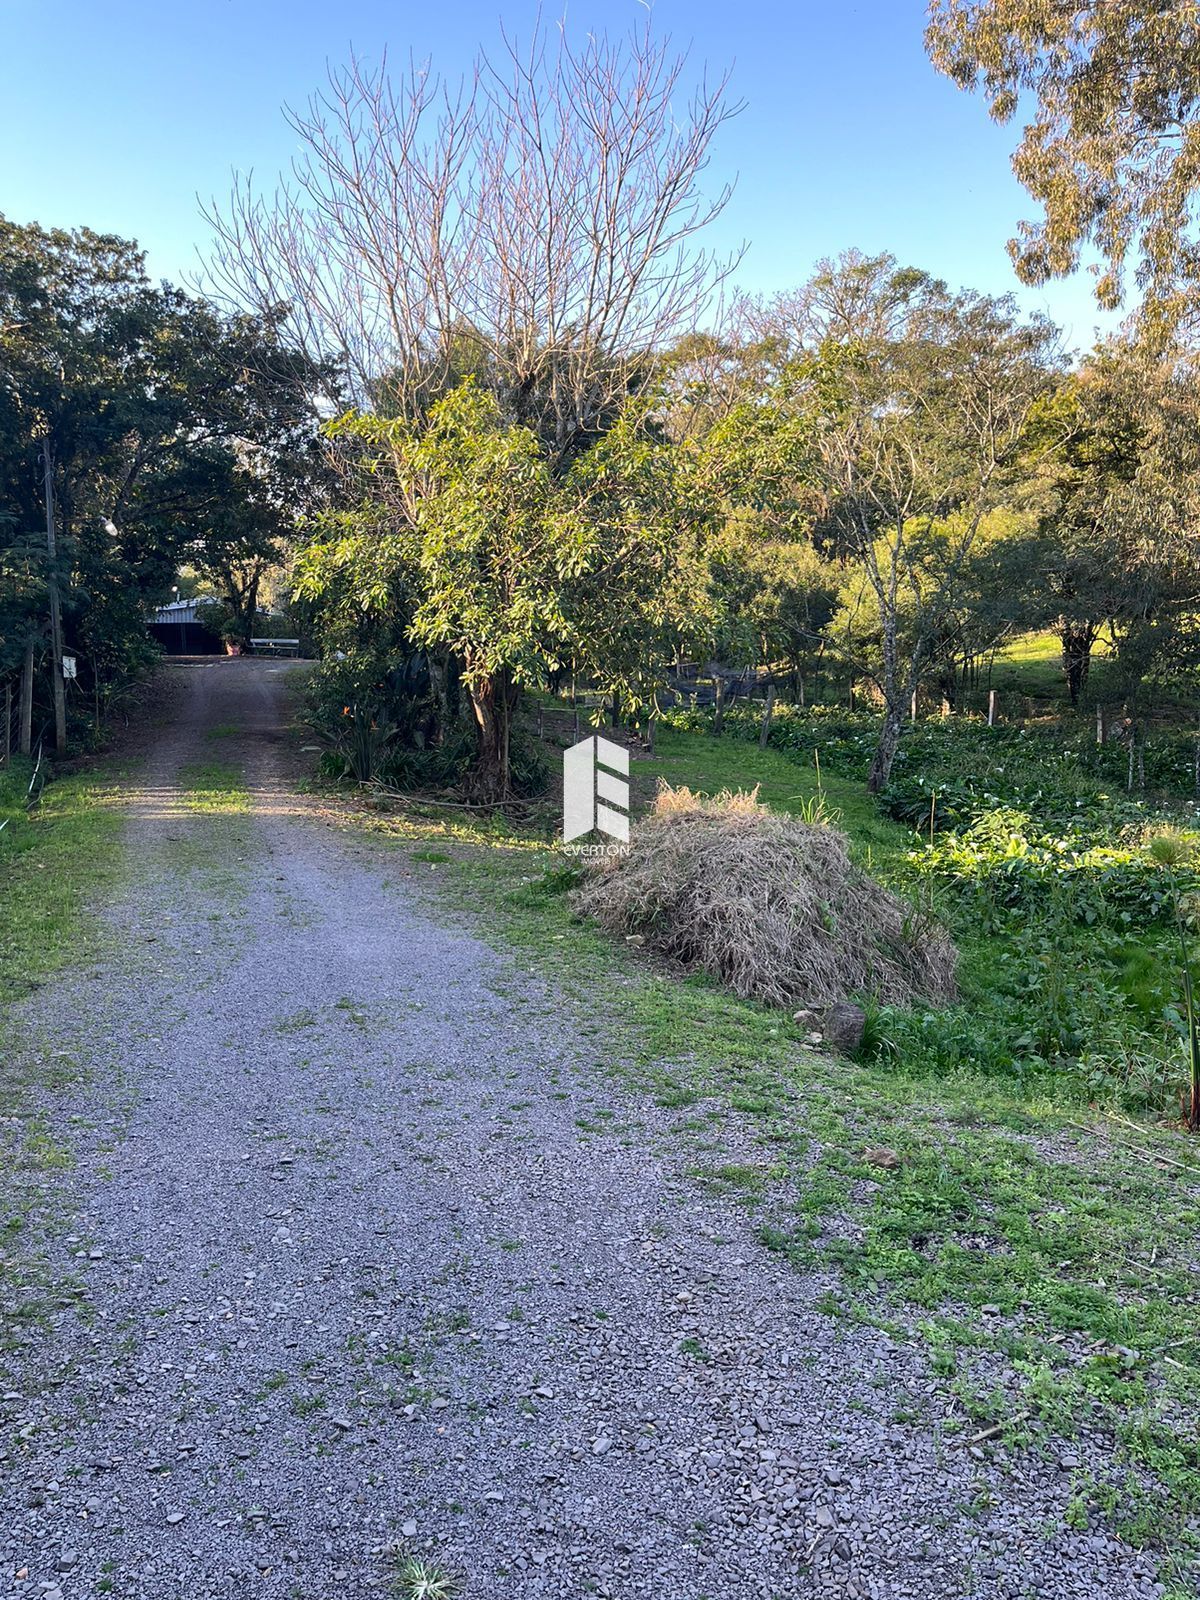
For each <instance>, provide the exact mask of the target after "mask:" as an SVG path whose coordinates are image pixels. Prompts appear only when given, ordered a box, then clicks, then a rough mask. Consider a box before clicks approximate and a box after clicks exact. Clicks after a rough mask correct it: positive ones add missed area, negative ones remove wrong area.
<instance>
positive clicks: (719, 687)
mask: <svg viewBox="0 0 1200 1600" xmlns="http://www.w3.org/2000/svg"><path fill="white" fill-rule="evenodd" d="M716 691H717V699H716V704H715V706H714V708H713V738H714V739H719V738H720V737H721V735H722V734H723V733H724V732H725V679H724V678H722V677H721V676H720V674H718V675H717V680H716Z"/></svg>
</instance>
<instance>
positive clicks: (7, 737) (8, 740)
mask: <svg viewBox="0 0 1200 1600" xmlns="http://www.w3.org/2000/svg"><path fill="white" fill-rule="evenodd" d="M11 755H12V684H11V683H6V684H5V685H4V756H3V759H0V767H6V766H7V765H8V762H9V757H10V756H11Z"/></svg>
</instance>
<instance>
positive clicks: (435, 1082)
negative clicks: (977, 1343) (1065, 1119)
mask: <svg viewBox="0 0 1200 1600" xmlns="http://www.w3.org/2000/svg"><path fill="white" fill-rule="evenodd" d="M297 670H303V669H297V668H296V667H293V666H291V665H288V664H284V663H272V662H257V661H219V662H212V663H209V664H203V665H193V666H188V667H180V668H175V669H173V671H174V672H176V673H177V674H178V675H179V676H178V678H177V680H176V681H177V684H178V686H179V687H180V689H181V693H180V696H179V701H178V710H177V713H176V715H175V717H174V719H173V720H172V722H171V723H170V724H169V726H167V727H166V728H164V729H162V730H160V735H159V737H158V738H157V742H156V744H155V746H154V749H153V753H152V754H151V755H150V757H149V758H148V759H147V761H146V763H145V766H144V768H142V769H141V770H140V772H139V775H138V776H137V777H136V778H135V779H131V780H130V782H129V787H128V790H127V794H126V804H127V808H128V815H129V820H128V826H127V830H126V846H125V848H126V850H127V852H128V872H127V874H126V876H125V887H124V888H123V890H122V891H121V893H120V894H119V895H118V896H117V897H116V898H115V899H114V902H113V903H112V904H111V905H109V906H108V907H106V908H104V909H103V915H104V917H105V919H106V926H107V928H108V930H109V934H108V937H107V942H106V949H107V954H106V955H105V957H104V959H103V960H102V961H101V962H100V963H99V964H98V965H96V966H95V967H94V968H91V969H89V970H87V971H84V972H77V973H74V974H71V975H69V976H67V977H64V978H63V979H61V980H60V981H59V982H57V983H56V984H55V985H53V986H51V987H49V988H47V989H46V990H43V991H42V992H41V993H40V994H39V995H37V996H36V997H35V998H34V999H33V1000H32V1001H30V1002H28V1003H26V1004H25V1006H24V1007H23V1010H22V1013H21V1015H20V1018H19V1021H20V1037H21V1038H23V1039H24V1040H25V1048H26V1049H28V1050H33V1051H37V1052H42V1053H44V1054H45V1055H47V1056H49V1055H51V1054H52V1053H53V1052H56V1051H58V1052H63V1053H64V1057H63V1059H69V1060H72V1061H74V1062H77V1063H78V1065H79V1067H80V1068H81V1069H82V1076H80V1075H76V1076H75V1079H74V1081H73V1083H72V1084H71V1086H69V1087H68V1088H67V1089H65V1090H63V1091H61V1092H60V1093H58V1094H57V1095H54V1096H50V1095H47V1098H46V1103H45V1107H44V1110H45V1114H46V1117H47V1119H48V1121H49V1122H50V1123H52V1124H53V1126H54V1127H55V1128H56V1129H57V1130H58V1131H59V1134H60V1136H61V1137H63V1138H64V1139H66V1140H67V1141H68V1143H69V1146H70V1148H71V1150H72V1151H73V1157H74V1163H73V1165H72V1166H71V1167H69V1168H63V1169H61V1170H59V1171H57V1172H51V1173H47V1174H43V1176H42V1178H41V1179H40V1180H39V1181H40V1185H41V1188H40V1191H39V1193H38V1195H37V1196H36V1197H35V1200H36V1204H35V1210H36V1211H37V1212H38V1214H39V1215H40V1216H41V1218H42V1220H43V1221H45V1220H47V1219H48V1218H49V1217H50V1214H51V1213H53V1214H54V1215H55V1216H56V1217H57V1218H58V1221H57V1223H56V1226H55V1227H54V1228H53V1229H52V1230H51V1231H50V1232H49V1234H48V1236H47V1243H46V1245H45V1250H46V1251H47V1252H48V1255H47V1258H46V1260H45V1262H44V1263H43V1266H44V1269H45V1270H46V1271H48V1272H49V1274H50V1275H51V1278H52V1279H60V1280H61V1281H62V1282H63V1283H64V1284H67V1283H69V1282H70V1281H71V1280H75V1281H76V1282H77V1283H78V1285H79V1296H78V1297H77V1298H76V1297H71V1296H70V1295H67V1296H65V1298H64V1301H63V1303H61V1304H59V1305H58V1307H57V1309H53V1310H52V1311H51V1313H50V1314H49V1316H48V1318H47V1319H45V1320H44V1321H43V1322H41V1323H37V1322H35V1323H33V1324H31V1325H30V1326H29V1327H28V1328H25V1327H24V1325H16V1326H13V1327H12V1328H10V1340H9V1343H8V1346H7V1348H6V1349H5V1350H3V1351H2V1352H0V1389H3V1391H4V1394H3V1400H2V1401H0V1418H2V1419H3V1434H2V1455H0V1594H4V1595H8V1594H13V1595H16V1594H23V1595H51V1596H53V1595H55V1594H57V1593H58V1592H60V1591H61V1593H62V1595H64V1596H67V1597H74V1596H80V1597H82V1596H89V1597H90V1596H94V1595H101V1594H112V1595H116V1596H122V1597H126V1596H129V1597H132V1596H138V1597H145V1600H204V1597H208V1596H226V1595H238V1596H255V1597H263V1600H282V1597H285V1596H291V1597H300V1600H331V1597H334V1596H349V1595H359V1594H362V1593H367V1592H374V1591H386V1589H387V1587H388V1585H389V1583H390V1582H391V1581H392V1577H393V1575H394V1572H395V1559H394V1555H393V1554H392V1552H394V1551H395V1550H396V1548H397V1547H401V1548H403V1549H405V1550H408V1551H411V1552H414V1553H416V1554H418V1555H422V1556H426V1557H428V1558H429V1559H430V1560H431V1561H435V1562H437V1563H439V1564H441V1566H443V1567H444V1568H445V1569H447V1570H449V1571H451V1572H453V1573H456V1574H458V1575H460V1576H461V1578H462V1579H463V1581H464V1590H465V1593H466V1594H467V1595H469V1596H472V1597H476V1600H516V1597H518V1596H519V1597H522V1600H525V1597H529V1596H547V1597H562V1600H566V1597H572V1600H573V1597H576V1596H585V1595H602V1596H611V1597H617V1596H621V1597H625V1596H630V1595H646V1596H654V1597H656V1600H702V1597H708V1600H743V1597H763V1600H770V1597H774V1600H788V1597H793V1596H809V1595H829V1596H846V1597H852V1596H855V1595H858V1596H877V1597H886V1600H902V1597H912V1600H936V1597H943V1596H945V1597H949V1596H955V1597H966V1596H974V1597H980V1600H982V1597H985V1596H986V1597H988V1600H992V1597H1012V1600H1017V1597H1020V1596H1026V1595H1035V1594H1036V1595H1042V1596H1045V1595H1054V1596H1064V1597H1066V1596H1070V1597H1078V1600H1085V1597H1091V1596H1095V1595H1099V1594H1104V1595H1106V1596H1107V1597H1108V1600H1127V1597H1129V1600H1132V1597H1134V1596H1149V1595H1153V1594H1155V1593H1158V1592H1159V1591H1158V1589H1157V1588H1156V1586H1155V1584H1154V1582H1153V1571H1152V1566H1151V1564H1150V1563H1149V1561H1148V1560H1147V1559H1146V1558H1143V1557H1141V1556H1138V1555H1137V1554H1136V1553H1134V1552H1131V1551H1129V1550H1128V1549H1127V1548H1125V1547H1124V1546H1122V1545H1120V1544H1118V1543H1116V1542H1115V1541H1110V1540H1107V1539H1104V1538H1100V1537H1096V1536H1095V1535H1075V1534H1070V1533H1067V1532H1064V1531H1063V1530H1062V1528H1061V1520H1060V1519H1061V1513H1062V1509H1063V1501H1064V1499H1065V1496H1066V1492H1067V1491H1066V1484H1065V1481H1064V1480H1063V1479H1062V1474H1061V1473H1060V1472H1059V1471H1058V1467H1057V1464H1056V1463H1055V1462H1054V1461H1041V1460H1036V1459H1034V1460H1031V1461H1030V1462H1029V1463H1028V1464H1027V1465H1019V1464H1018V1465H1016V1466H1014V1467H1013V1468H1012V1470H1011V1471H1010V1472H1009V1473H1008V1474H1007V1475H1003V1473H1002V1469H1001V1468H999V1467H997V1466H994V1465H992V1464H990V1463H982V1462H980V1461H977V1460H975V1459H973V1458H972V1457H971V1455H970V1454H969V1452H967V1451H965V1450H964V1449H963V1446H962V1443H961V1442H957V1443H951V1442H947V1441H943V1440H941V1439H939V1438H938V1437H936V1436H935V1435H933V1434H929V1433H923V1432H921V1431H920V1430H919V1429H916V1428H914V1427H913V1426H912V1425H911V1424H910V1423H908V1422H906V1421H905V1420H903V1419H904V1418H905V1416H906V1415H907V1414H909V1410H910V1408H908V1407H907V1402H908V1401H910V1400H912V1399H913V1397H914V1396H915V1397H919V1396H920V1395H921V1394H922V1393H923V1392H925V1391H926V1390H927V1389H928V1387H929V1384H930V1382H931V1380H930V1378H929V1375H928V1369H927V1362H926V1359H925V1357H924V1356H923V1355H922V1354H921V1353H920V1352H919V1351H918V1350H915V1349H910V1348H908V1347H904V1346H899V1345H893V1344H892V1343H891V1342H890V1341H889V1340H888V1339H887V1338H886V1337H885V1336H884V1335H883V1334H882V1333H880V1332H878V1331H875V1330H872V1329H869V1328H864V1329H847V1328H845V1327H843V1326H841V1325H839V1324H838V1323H836V1322H833V1321H831V1320H830V1319H829V1318H827V1317H825V1316H823V1315H821V1314H820V1313H819V1312H818V1311H817V1310H816V1309H815V1301H816V1299H817V1297H818V1295H819V1294H820V1293H821V1292H822V1291H824V1290H826V1289H828V1288H829V1287H830V1284H829V1280H815V1279H807V1278H804V1277H802V1276H800V1275H798V1274H796V1273H794V1272H793V1271H792V1270H791V1269H790V1268H789V1267H788V1266H787V1265H786V1263H784V1262H782V1261H781V1260H780V1259H779V1258H776V1257H772V1256H770V1255H768V1254H767V1253H766V1252H764V1251H762V1250H761V1249H759V1247H758V1246H757V1245H756V1243H755V1241H754V1240H753V1238H752V1237H751V1235H750V1230H749V1228H748V1225H747V1221H746V1217H745V1214H744V1212H742V1211H741V1210H739V1209H738V1208H737V1207H736V1206H733V1205H730V1204H727V1203H726V1202H724V1201H721V1200H718V1199H714V1198H711V1197H710V1196H708V1195H706V1194H705V1193H704V1192H703V1191H702V1190H701V1189H700V1188H698V1187H697V1185H696V1184H695V1183H694V1181H693V1180H692V1179H690V1178H689V1177H688V1176H687V1174H686V1172H685V1171H683V1170H682V1158H680V1157H679V1156H677V1155H676V1154H675V1153H674V1150H673V1148H672V1146H671V1141H670V1139H669V1137H668V1133H667V1122H668V1116H667V1113H665V1112H663V1111H661V1110H659V1109H658V1108H657V1107H655V1106H652V1105H648V1104H641V1103H639V1102H637V1101H634V1100H631V1099H630V1098H628V1097H627V1096H625V1095H624V1094H623V1092H622V1091H621V1090H619V1089H618V1088H615V1087H614V1086H613V1083H612V1080H611V1078H610V1076H609V1075H608V1074H606V1072H605V1071H604V1064H605V1061H606V1059H607V1058H608V1057H609V1056H610V1055H611V1053H612V1052H613V1051H614V1050H619V1049H620V1048H621V1035H620V1017H619V1011H618V1008H617V1006H616V1005H615V1004H614V1002H613V999H612V997H611V996H597V999H596V1013H597V1018H598V1019H600V1020H602V1021H603V1023H604V1026H603V1027H602V1028H600V1029H599V1031H595V1030H593V1031H591V1032H588V1031H585V1030H584V1028H583V1027H582V1026H581V1022H582V1021H584V1020H586V1019H581V1018H580V1016H579V1015H578V1010H577V1008H575V1007H572V1006H569V1005H567V1004H566V1003H565V1002H563V1001H562V1000H561V999H560V998H559V997H557V996H556V995H555V994H554V993H553V992H552V991H551V990H550V989H548V988H547V987H546V985H545V984H544V983H543V982H542V981H540V980H539V979H537V978H535V977H533V976H531V975H530V974H529V973H528V972H527V971H525V970H523V968H522V967H521V966H520V965H519V964H518V963H517V962H516V960H515V958H511V957H508V956H505V955H502V954H498V953H497V952H496V950H495V949H494V948H492V947H491V946H489V945H488V944H487V943H485V942H483V941H482V940H481V939H480V938H478V937H476V935H475V933H474V932H473V931H471V930H470V929H466V928H464V927H463V926H462V925H461V921H460V920H458V919H456V918H455V917H454V916H452V915H450V914H448V913H444V912H442V911H440V910H439V908H438V906H437V904H436V902H434V901H433V900H432V898H431V897H430V895H429V894H428V892H427V891H426V890H425V889H424V888H423V887H422V886H421V884H420V880H419V877H418V869H417V868H416V867H415V866H414V864H413V862H412V861H411V859H410V852H408V851H405V850H403V849H398V848H397V847H395V846H394V845H390V846H389V845H388V844H386V843H385V842H380V841H374V840H372V839H371V838H369V837H367V836H364V835H356V834H353V833H347V832H345V831H338V830H335V829H333V828H330V827H328V826H323V825H322V823H321V820H320V818H319V817H318V816H317V815H316V814H315V812H314V811H313V810H312V808H311V807H310V805H309V803H308V802H307V801H306V799H305V797H304V795H303V794H301V793H298V792H297V790H296V787H295V785H294V783H293V782H292V779H291V776H290V774H291V770H292V762H293V760H294V756H293V755H292V753H291V751H292V745H291V744H290V743H289V741H288V739H287V737H286V735H285V731H284V727H285V723H286V720H287V716H288V706H289V685H290V684H292V683H293V682H294V673H295V672H296V671H297ZM243 780H244V787H243ZM593 1020H594V1019H593ZM597 1130H600V1131H597ZM604 1130H607V1131H604ZM35 1231H36V1230H35ZM14 1248H15V1249H16V1250H17V1251H18V1252H19V1250H20V1248H21V1247H20V1246H16V1247H14ZM31 1270H32V1269H31ZM1056 1524H1057V1528H1056ZM1048 1527H1049V1529H1050V1531H1049V1532H1048V1531H1047V1528H1048Z"/></svg>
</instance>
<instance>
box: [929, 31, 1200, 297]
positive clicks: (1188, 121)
mask: <svg viewBox="0 0 1200 1600" xmlns="http://www.w3.org/2000/svg"><path fill="white" fill-rule="evenodd" d="M926 42H927V46H928V49H929V53H930V56H931V58H932V60H933V62H934V64H935V65H936V66H937V67H939V68H940V69H941V70H942V71H943V72H945V73H947V74H948V75H949V76H950V77H951V78H953V79H954V81H955V82H956V83H957V84H959V85H960V87H962V88H964V89H968V90H975V89H982V91H983V93H984V95H985V96H986V98H987V100H988V103H989V108H990V111H991V115H992V116H993V118H995V120H996V121H997V122H1009V121H1011V120H1012V118H1013V117H1014V116H1016V115H1017V113H1018V112H1019V111H1024V109H1025V108H1026V107H1027V106H1028V107H1031V110H1032V115H1031V120H1030V121H1029V122H1027V123H1026V125H1025V128H1024V130H1023V135H1022V139H1021V143H1020V145H1019V146H1018V148H1017V151H1016V154H1015V155H1014V157H1013V170H1014V172H1015V173H1016V175H1017V178H1018V179H1019V180H1020V182H1021V183H1022V184H1023V185H1024V186H1025V188H1026V189H1027V190H1028V191H1029V193H1030V194H1031V195H1032V196H1033V198H1034V199H1035V200H1036V201H1037V202H1038V203H1039V204H1040V205H1041V207H1042V208H1043V213H1044V215H1043V219H1042V220H1041V221H1040V222H1037V223H1030V222H1023V223H1022V224H1021V225H1020V229H1019V232H1018V235H1017V237H1016V238H1015V239H1013V240H1012V242H1011V243H1010V245H1009V253H1010V254H1011V256H1012V258H1013V261H1014V263H1015V265H1016V269H1017V273H1018V275H1019V276H1020V277H1021V279H1022V280H1023V281H1024V282H1025V283H1033V284H1038V283H1045V282H1046V281H1047V279H1049V278H1056V277H1063V276H1064V275H1066V274H1067V273H1070V272H1073V271H1074V270H1075V268H1076V267H1077V266H1078V265H1079V262H1080V259H1081V256H1082V254H1083V251H1084V249H1085V248H1086V247H1088V246H1092V247H1093V248H1095V249H1096V250H1097V251H1098V252H1099V254H1100V255H1101V257H1102V258H1103V260H1104V261H1105V263H1106V270H1105V271H1104V272H1103V273H1102V274H1101V275H1100V277H1099V278H1098V279H1097V281H1096V298H1097V299H1098V300H1099V302H1100V304H1101V305H1102V306H1105V307H1107V308H1109V309H1111V308H1113V307H1116V306H1118V305H1120V303H1121V300H1122V296H1123V291H1124V284H1125V277H1126V270H1127V263H1128V261H1129V258H1130V256H1131V254H1132V255H1134V256H1135V257H1136V261H1137V279H1138V283H1139V285H1140V286H1141V288H1142V289H1143V290H1144V292H1145V295H1146V299H1147V309H1148V310H1149V312H1150V314H1151V316H1152V318H1154V319H1155V320H1164V321H1166V322H1167V323H1168V324H1171V323H1174V322H1176V321H1178V319H1179V318H1180V317H1181V316H1182V315H1184V314H1185V313H1187V312H1189V311H1191V310H1194V309H1195V307H1196V304H1197V295H1198V291H1200V274H1198V271H1197V264H1198V262H1200V239H1198V237H1197V232H1196V226H1195V209H1196V208H1195V201H1196V192H1197V187H1198V185H1200V19H1198V18H1197V13H1196V7H1195V5H1194V4H1192V3H1190V0H1092V3H1088V4H1071V5H1064V4H1060V3H1059V0H933V4H932V5H931V7H930V22H929V27H928V31H927V34H926Z"/></svg>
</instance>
